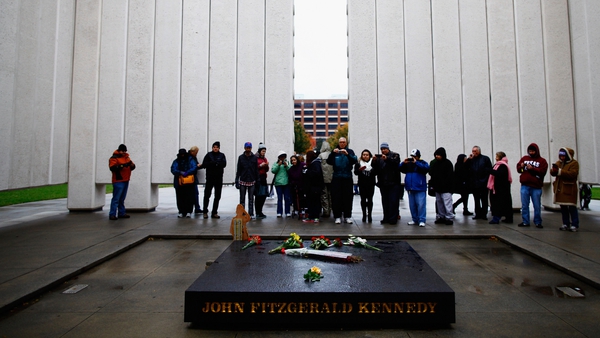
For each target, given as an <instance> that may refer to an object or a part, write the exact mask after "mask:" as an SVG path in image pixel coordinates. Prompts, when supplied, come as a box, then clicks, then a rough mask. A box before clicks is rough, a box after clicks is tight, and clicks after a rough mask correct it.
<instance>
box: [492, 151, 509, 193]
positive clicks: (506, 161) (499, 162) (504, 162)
mask: <svg viewBox="0 0 600 338" xmlns="http://www.w3.org/2000/svg"><path fill="white" fill-rule="evenodd" d="M501 165H505V166H506V169H507V170H508V183H512V174H511V173H510V167H509V166H508V159H507V158H506V157H503V158H502V159H501V160H500V161H498V162H496V164H494V170H498V168H499V167H500V166H501ZM494 178H495V176H494V175H490V177H489V178H488V184H487V188H488V189H490V190H491V191H492V193H493V194H495V193H496V188H495V185H494Z"/></svg>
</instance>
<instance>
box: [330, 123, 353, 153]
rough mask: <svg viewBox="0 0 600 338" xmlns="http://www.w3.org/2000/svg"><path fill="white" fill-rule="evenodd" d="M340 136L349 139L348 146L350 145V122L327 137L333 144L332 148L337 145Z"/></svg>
mask: <svg viewBox="0 0 600 338" xmlns="http://www.w3.org/2000/svg"><path fill="white" fill-rule="evenodd" d="M340 137H345V138H346V140H347V141H348V146H350V139H349V138H348V123H346V124H344V125H342V126H340V127H338V129H337V130H336V131H335V133H334V134H333V135H331V136H329V137H328V138H327V142H328V143H329V145H330V146H331V149H334V148H335V147H337V145H338V141H339V140H340Z"/></svg>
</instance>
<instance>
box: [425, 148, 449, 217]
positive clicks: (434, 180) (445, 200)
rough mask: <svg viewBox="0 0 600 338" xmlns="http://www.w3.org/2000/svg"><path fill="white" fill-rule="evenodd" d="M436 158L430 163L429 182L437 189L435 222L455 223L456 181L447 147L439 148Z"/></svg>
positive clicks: (435, 153) (435, 154) (434, 154)
mask: <svg viewBox="0 0 600 338" xmlns="http://www.w3.org/2000/svg"><path fill="white" fill-rule="evenodd" d="M433 156H435V159H434V160H433V161H431V163H430V164H429V176H431V180H430V181H429V184H430V185H431V187H432V188H433V190H434V191H435V205H436V211H437V214H436V219H435V222H434V223H435V224H446V225H452V224H454V211H453V209H454V208H453V207H452V187H453V185H454V184H453V183H454V168H453V167H452V162H451V161H450V160H449V159H448V158H447V156H446V149H444V148H443V147H440V148H438V149H437V150H436V151H435V152H434V153H433Z"/></svg>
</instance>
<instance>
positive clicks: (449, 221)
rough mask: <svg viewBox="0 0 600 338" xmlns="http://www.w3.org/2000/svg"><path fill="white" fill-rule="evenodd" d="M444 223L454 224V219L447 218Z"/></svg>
mask: <svg viewBox="0 0 600 338" xmlns="http://www.w3.org/2000/svg"><path fill="white" fill-rule="evenodd" d="M444 224H446V225H454V221H452V220H450V219H447V220H446V223H444Z"/></svg>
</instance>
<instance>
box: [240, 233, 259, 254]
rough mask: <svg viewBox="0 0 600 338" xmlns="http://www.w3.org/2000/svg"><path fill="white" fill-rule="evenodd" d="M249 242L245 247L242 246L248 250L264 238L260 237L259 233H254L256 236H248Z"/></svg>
mask: <svg viewBox="0 0 600 338" xmlns="http://www.w3.org/2000/svg"><path fill="white" fill-rule="evenodd" d="M248 241H249V242H248V244H246V245H244V247H243V248H242V250H246V249H248V248H249V247H251V246H254V245H259V244H260V243H261V242H262V239H261V238H260V236H259V235H254V236H250V238H248Z"/></svg>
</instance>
